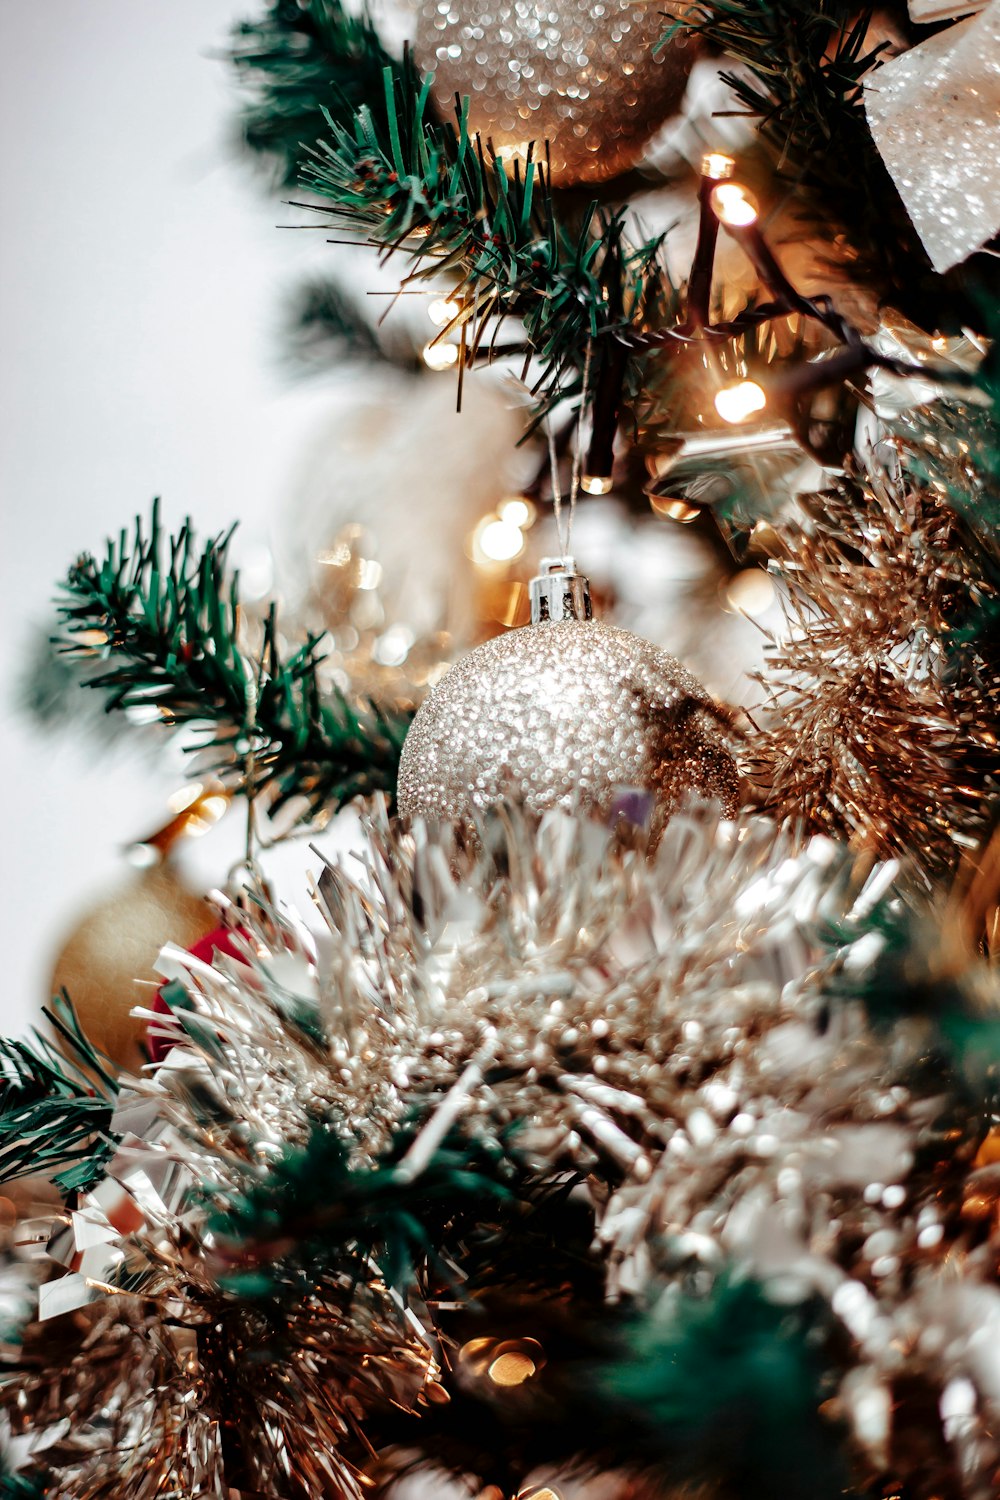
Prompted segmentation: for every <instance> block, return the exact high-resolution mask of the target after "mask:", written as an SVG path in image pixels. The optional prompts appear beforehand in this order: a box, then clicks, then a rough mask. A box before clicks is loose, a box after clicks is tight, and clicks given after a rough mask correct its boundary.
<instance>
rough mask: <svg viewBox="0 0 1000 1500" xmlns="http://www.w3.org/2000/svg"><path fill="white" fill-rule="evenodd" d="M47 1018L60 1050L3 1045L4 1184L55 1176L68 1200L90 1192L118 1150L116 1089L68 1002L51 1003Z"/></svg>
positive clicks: (38, 1039) (0, 1157)
mask: <svg viewBox="0 0 1000 1500" xmlns="http://www.w3.org/2000/svg"><path fill="white" fill-rule="evenodd" d="M45 1015H46V1016H47V1018H48V1020H49V1021H50V1022H51V1024H52V1026H53V1027H54V1029H55V1031H56V1034H57V1042H56V1043H53V1042H51V1041H49V1040H48V1039H47V1038H45V1037H42V1036H38V1035H36V1036H35V1037H34V1039H33V1040H32V1041H31V1042H21V1041H15V1040H12V1039H8V1038H2V1039H0V1182H11V1181H13V1179H15V1178H17V1177H24V1176H26V1175H27V1174H29V1173H35V1172H37V1173H40V1174H41V1175H43V1176H49V1175H52V1174H53V1173H56V1175H55V1176H54V1177H53V1181H54V1182H55V1184H56V1186H57V1187H59V1188H61V1189H62V1191H63V1192H65V1193H68V1192H70V1191H72V1190H73V1189H81V1190H85V1189H86V1188H88V1187H91V1186H92V1185H93V1184H94V1183H95V1182H97V1181H98V1180H99V1179H100V1177H101V1176H102V1174H103V1170H104V1166H105V1164H106V1162H107V1161H108V1159H109V1157H110V1155H111V1153H112V1151H113V1149H114V1143H113V1141H111V1140H110V1139H109V1137H108V1131H109V1129H110V1125H111V1117H112V1115H113V1113H114V1108H115V1102H116V1100H117V1096H118V1085H117V1084H116V1082H115V1080H114V1078H113V1077H112V1075H111V1073H110V1072H109V1071H108V1069H109V1066H110V1065H109V1064H107V1060H106V1059H104V1058H102V1057H101V1055H100V1053H98V1052H97V1051H96V1050H95V1049H94V1048H93V1047H92V1046H91V1044H90V1043H89V1042H88V1041H87V1039H86V1037H85V1036H84V1034H83V1032H82V1031H81V1030H80V1025H79V1022H78V1021H77V1019H76V1016H75V1014H74V1012H73V1007H72V1006H71V1005H70V1003H69V1001H68V1000H66V999H65V998H60V999H57V1000H55V1001H53V1007H52V1010H51V1011H46V1012H45ZM57 1169H59V1170H58V1172H57Z"/></svg>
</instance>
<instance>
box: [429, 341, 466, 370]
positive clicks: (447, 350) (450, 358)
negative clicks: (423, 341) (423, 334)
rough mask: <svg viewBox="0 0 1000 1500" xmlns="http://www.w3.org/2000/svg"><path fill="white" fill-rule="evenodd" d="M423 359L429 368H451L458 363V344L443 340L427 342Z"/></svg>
mask: <svg viewBox="0 0 1000 1500" xmlns="http://www.w3.org/2000/svg"><path fill="white" fill-rule="evenodd" d="M423 361H424V364H425V365H426V366H427V368H428V369H429V370H450V369H451V368H452V366H453V365H457V364H458V345H457V344H445V343H443V342H439V343H431V344H427V345H426V347H425V348H424V353H423Z"/></svg>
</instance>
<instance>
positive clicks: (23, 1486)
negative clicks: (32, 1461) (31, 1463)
mask: <svg viewBox="0 0 1000 1500" xmlns="http://www.w3.org/2000/svg"><path fill="white" fill-rule="evenodd" d="M47 1490H48V1483H47V1481H46V1479H45V1478H44V1476H43V1475H41V1474H39V1472H38V1471H37V1469H36V1470H34V1472H32V1473H20V1474H12V1473H11V1471H10V1469H8V1467H7V1465H6V1463H5V1462H4V1459H3V1455H2V1454H0V1500H44V1496H45V1494H46V1493H47Z"/></svg>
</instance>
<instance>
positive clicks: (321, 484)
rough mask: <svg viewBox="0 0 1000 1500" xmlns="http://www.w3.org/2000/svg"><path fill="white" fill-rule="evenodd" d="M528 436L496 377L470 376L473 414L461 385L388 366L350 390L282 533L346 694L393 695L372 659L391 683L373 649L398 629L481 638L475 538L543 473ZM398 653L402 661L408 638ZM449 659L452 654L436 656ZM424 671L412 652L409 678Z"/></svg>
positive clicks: (291, 588) (290, 588) (288, 568)
mask: <svg viewBox="0 0 1000 1500" xmlns="http://www.w3.org/2000/svg"><path fill="white" fill-rule="evenodd" d="M409 300H410V301H411V302H416V301H417V300H418V299H417V298H411V299H409ZM442 300H445V299H442ZM432 305H433V304H432ZM427 326H428V330H430V329H431V327H432V325H431V324H430V322H428V324H427ZM523 430H524V420H523V415H522V413H521V411H520V410H518V408H517V406H516V404H515V403H514V402H513V401H512V400H511V397H510V393H509V391H508V390H506V388H505V387H504V386H503V385H502V383H501V380H500V379H499V378H498V377H497V374H496V372H491V371H486V370H482V371H467V372H466V378H465V383H464V386H463V391H462V412H461V413H457V412H456V410H455V387H454V382H453V380H452V378H450V377H449V376H447V375H445V376H442V377H441V379H440V380H439V379H433V378H424V377H423V376H412V375H406V374H402V373H401V372H399V371H396V370H387V369H386V368H385V367H384V366H380V367H379V369H378V371H377V378H376V376H375V375H372V374H371V373H370V372H369V373H367V374H365V375H364V376H361V375H358V377H357V378H356V379H355V380H354V381H353V383H352V386H351V389H350V390H349V391H348V390H347V389H346V388H345V389H343V390H341V391H338V393H337V398H336V401H335V403H334V404H333V405H332V406H331V408H330V410H329V412H328V413H327V415H326V417H325V429H324V430H323V431H321V432H319V433H317V438H316V441H315V442H314V443H312V444H309V445H307V451H306V454H305V459H304V462H303V465H302V469H301V474H300V478H299V480H298V483H297V485H296V493H295V495H294V497H293V499H292V502H291V504H290V505H289V506H288V508H287V511H286V514H285V517H284V524H283V525H282V527H281V528H280V532H281V542H282V548H283V553H282V556H281V559H280V561H281V571H282V575H283V577H282V584H283V588H284V590H285V592H286V593H289V592H290V593H291V594H292V595H293V601H294V606H295V607H296V608H297V611H298V613H299V615H300V616H302V617H303V618H306V619H308V620H309V621H310V623H311V622H312V621H315V623H316V625H317V626H318V627H322V628H323V629H326V630H328V631H330V632H331V634H332V636H333V637H334V641H335V646H336V652H338V653H339V652H342V660H341V661H340V662H338V663H337V665H338V666H341V667H343V676H342V680H341V682H340V685H341V686H342V687H344V688H345V689H346V688H347V687H348V683H350V686H351V687H353V688H354V689H355V690H356V691H366V692H367V691H372V692H377V693H378V695H379V696H383V695H384V693H385V692H386V691H389V692H392V691H393V685H392V684H391V683H386V682H380V681H377V680H374V678H373V679H372V680H369V673H368V672H366V668H365V661H366V660H367V664H368V667H369V668H370V669H371V671H372V672H374V673H375V674H376V676H378V675H382V674H380V673H379V662H380V653H376V655H375V663H374V666H373V665H372V657H373V650H372V647H373V643H374V642H375V640H376V638H377V637H379V636H380V635H381V634H382V633H383V632H385V631H389V630H394V629H397V628H399V629H402V630H404V631H407V632H409V633H410V639H411V641H416V642H419V641H421V640H423V639H425V638H428V637H431V636H433V635H435V634H436V633H437V632H440V631H442V630H443V631H447V632H448V633H449V634H450V635H452V636H453V637H454V638H455V639H456V640H457V641H458V642H459V643H460V644H461V645H467V644H469V643H471V642H472V641H473V640H475V638H476V625H477V620H476V618H475V611H474V607H473V601H472V599H471V597H470V593H471V591H470V590H469V588H468V587H467V586H463V582H462V581H463V579H465V580H467V579H468V573H469V569H468V563H467V559H466V556H465V551H464V548H465V542H466V538H467V537H468V535H469V533H470V532H471V531H472V530H473V528H474V527H475V525H476V523H477V522H478V521H479V519H480V518H481V517H482V516H483V515H484V514H486V513H487V512H491V511H494V512H495V511H497V510H498V508H499V506H500V505H501V504H502V502H503V500H504V498H505V497H506V496H508V495H511V494H513V493H516V491H517V489H518V487H519V485H521V484H522V483H524V482H525V481H526V480H527V479H528V478H530V476H531V474H532V473H533V471H534V468H535V467H536V459H535V456H534V453H533V451H532V449H531V447H530V445H525V447H522V448H518V446H517V444H518V440H519V438H521V437H522V436H523ZM401 474H405V475H406V482H405V483H404V484H400V482H399V476H400V475H401ZM415 515H419V516H420V532H421V545H420V546H419V547H414V545H413V517H414V516H415ZM361 522H363V524H359V523H361ZM363 564H367V569H365V568H364V567H363ZM376 570H377V571H378V576H377V577H376ZM389 654H390V655H393V654H395V655H398V641H397V640H396V638H395V637H393V638H391V640H390V651H389ZM440 658H441V651H440V649H438V650H437V651H436V653H435V655H434V660H435V661H440ZM412 661H413V649H412V647H411V648H410V651H409V654H408V656H407V659H406V663H405V675H410V673H409V669H410V666H411V664H412ZM383 665H389V664H383ZM395 665H396V666H399V665H401V663H399V662H397V663H396V664H395ZM355 674H358V675H355ZM414 680H416V681H419V675H418V676H417V678H415V679H414Z"/></svg>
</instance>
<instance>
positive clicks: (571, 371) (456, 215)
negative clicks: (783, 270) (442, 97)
mask: <svg viewBox="0 0 1000 1500" xmlns="http://www.w3.org/2000/svg"><path fill="white" fill-rule="evenodd" d="M429 97H430V86H429V83H428V82H427V81H426V80H424V81H421V79H420V76H419V74H418V73H417V71H416V69H415V68H414V66H413V64H412V62H411V61H409V60H407V62H406V63H405V64H404V67H403V69H402V70H401V72H399V73H394V72H393V70H392V69H389V68H387V69H386V70H385V74H384V96H383V99H382V100H380V101H378V102H373V103H370V104H365V105H364V106H362V107H361V108H360V109H359V110H358V111H357V114H356V115H355V116H354V118H353V120H352V121H351V122H350V124H345V123H344V122H343V121H342V120H340V119H338V118H336V117H335V116H334V115H333V114H331V113H329V112H327V124H328V127H329V139H325V140H320V141H319V142H318V143H317V144H316V145H315V146H314V147H313V148H311V149H310V151H309V153H308V157H307V159H306V163H305V165H304V167H303V173H302V180H303V182H304V183H305V185H306V187H308V188H309V189H310V190H311V191H312V192H314V193H316V194H317V195H318V196H320V197H324V198H327V199H329V200H330V201H331V202H332V204H333V209H332V215H333V220H334V222H335V224H337V225H339V226H341V227H343V228H346V229H348V230H350V231H352V232H354V233H356V234H358V235H360V236H363V237H364V239H366V240H367V241H368V242H369V243H371V244H373V245H377V246H379V247H380V248H381V249H382V251H383V253H384V255H390V254H393V253H395V252H402V253H403V254H405V255H406V256H407V257H408V258H409V259H410V261H411V263H412V266H413V270H412V272H411V277H413V278H420V277H428V276H438V275H441V274H451V275H452V276H454V277H455V279H456V282H457V288H456V290H455V291H453V293H452V295H453V296H455V297H456V298H457V299H458V300H459V301H460V302H461V303H462V312H461V313H460V314H458V315H457V316H456V319H455V322H454V325H453V327H452V328H450V329H446V330H444V332H445V333H450V332H453V331H454V328H457V327H459V326H461V328H462V331H463V339H464V343H465V347H466V349H467V350H468V351H469V352H470V354H472V355H474V354H475V352H476V351H478V349H479V348H480V345H481V344H482V342H483V340H484V338H485V334H486V328H487V325H489V326H490V327H491V329H492V330H493V332H492V337H493V339H494V340H495V338H496V331H497V328H498V326H499V322H500V321H501V320H502V319H503V318H504V317H506V316H511V317H514V318H517V319H518V320H520V321H521V322H522V323H523V326H524V332H525V335H526V339H527V344H528V346H529V348H530V350H531V351H532V352H533V354H534V355H535V356H536V358H537V359H538V361H539V363H540V365H541V367H542V374H541V376H540V377H539V379H538V381H537V382H536V385H535V387H534V389H535V392H536V393H537V394H539V395H540V396H541V398H542V401H543V404H544V403H546V402H548V403H551V402H552V401H554V400H556V399H558V398H559V397H560V396H563V395H567V394H570V393H572V392H573V391H575V390H576V389H578V385H579V378H580V373H579V372H580V370H581V368H582V366H583V363H584V360H585V352H586V349H587V346H588V343H589V342H590V341H595V342H605V341H609V340H610V341H617V340H619V339H621V338H623V337H626V336H629V337H631V336H633V335H635V334H637V333H639V332H641V331H643V330H645V329H647V328H658V327H661V326H662V325H663V324H664V323H665V322H666V321H668V311H669V308H670V306H671V305H672V300H673V291H672V288H671V287H670V285H669V280H668V278H667V276H666V274H665V271H664V269H663V267H662V264H661V261H660V254H659V252H660V247H661V245H662V242H663V236H662V235H660V236H657V237H655V238H654V239H650V240H648V241H646V242H645V243H643V244H640V245H637V246H633V245H631V244H630V243H629V241H628V240H627V238H626V235H625V228H624V214H623V212H616V213H609V212H606V211H603V210H599V209H598V206H597V204H596V203H595V204H592V205H591V206H590V207H589V208H588V209H587V210H586V211H585V212H584V213H583V215H582V216H581V217H580V219H579V220H578V221H574V222H570V221H564V220H562V219H561V218H560V217H559V216H558V215H557V213H556V210H555V207H554V205H553V199H552V195H551V193H550V191H549V185H548V173H547V171H546V169H545V166H544V164H543V163H542V162H541V161H535V160H529V161H528V162H527V164H526V165H525V166H524V167H523V170H522V168H521V167H520V165H518V166H517V168H516V169H515V171H514V173H513V174H512V175H510V176H508V174H507V171H506V169H505V167H504V165H503V163H502V162H501V161H499V160H498V159H497V158H496V157H495V156H494V154H493V152H492V150H491V148H490V146H489V143H488V142H487V143H485V144H484V143H483V142H482V141H480V140H479V138H478V137H472V136H470V134H469V126H468V109H467V105H463V106H461V108H460V109H459V112H458V122H457V123H458V128H457V130H456V129H455V128H454V127H452V126H451V125H442V124H439V123H437V122H436V121H434V120H432V119H431V118H429ZM307 206H311V205H307Z"/></svg>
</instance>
